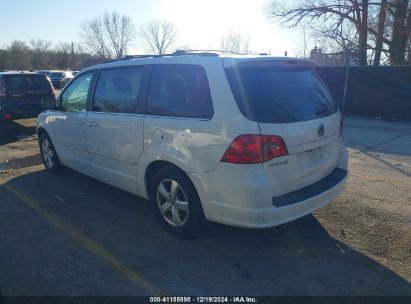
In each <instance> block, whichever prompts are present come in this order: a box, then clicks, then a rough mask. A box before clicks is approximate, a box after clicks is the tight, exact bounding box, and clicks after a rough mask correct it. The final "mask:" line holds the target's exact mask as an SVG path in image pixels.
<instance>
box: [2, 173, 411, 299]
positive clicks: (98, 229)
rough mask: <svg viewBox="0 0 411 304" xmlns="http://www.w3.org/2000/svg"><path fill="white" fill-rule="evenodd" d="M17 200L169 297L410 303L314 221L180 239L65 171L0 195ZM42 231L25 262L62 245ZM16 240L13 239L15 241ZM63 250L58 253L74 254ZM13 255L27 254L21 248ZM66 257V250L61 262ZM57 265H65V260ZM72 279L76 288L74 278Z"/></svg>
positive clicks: (388, 274) (21, 182) (126, 201)
mask: <svg viewBox="0 0 411 304" xmlns="http://www.w3.org/2000/svg"><path fill="white" fill-rule="evenodd" d="M10 189H14V190H13V191H10ZM16 191H17V192H18V193H22V196H21V197H29V198H30V200H31V203H30V204H31V205H33V204H35V206H36V207H35V208H34V209H35V210H37V211H38V210H43V211H44V212H47V213H48V214H52V216H53V217H56V218H58V219H59V221H60V222H64V223H66V224H68V225H71V226H73V227H76V229H77V230H78V231H80V232H81V233H82V234H84V235H87V236H88V237H90V238H92V239H93V240H94V241H95V242H97V243H98V244H99V245H100V246H102V247H103V248H105V250H107V251H108V252H110V253H111V254H112V255H113V256H115V257H116V258H117V259H118V260H120V261H121V262H122V263H123V264H124V265H127V267H129V268H130V269H132V271H134V272H135V273H138V275H139V276H140V277H142V278H144V279H145V280H146V281H148V282H150V283H151V284H153V285H156V287H158V288H161V289H162V290H164V291H165V292H166V293H167V294H171V295H182V294H184V295H199V294H203V295H204V294H207V295H233V294H235V295H351V296H352V295H361V296H368V295H374V296H376V295H408V296H410V295H411V284H410V283H409V282H407V281H406V280H405V279H404V278H402V277H401V276H400V275H398V274H397V273H395V272H394V271H392V270H390V269H388V268H387V267H385V266H384V265H382V264H380V263H379V262H377V261H376V260H374V259H373V258H371V257H369V256H367V255H366V254H364V253H362V252H359V251H357V250H355V249H354V248H352V247H350V246H348V245H347V244H344V243H342V242H340V241H338V240H336V239H335V238H333V237H332V236H330V234H329V233H328V232H327V230H326V229H325V228H324V227H323V226H322V225H321V223H320V222H319V221H318V220H317V219H316V217H315V216H313V215H309V216H306V217H303V218H301V219H299V220H296V221H293V222H291V223H288V224H284V225H281V226H278V227H274V228H271V229H266V230H248V229H240V228H235V227H229V226H224V225H220V224H215V223H211V222H209V223H206V224H205V226H204V231H203V232H202V233H201V234H200V235H199V236H198V237H197V238H195V239H191V240H187V239H181V238H178V237H175V236H173V235H170V234H168V233H167V232H165V231H163V230H162V229H161V227H160V225H158V223H157V222H156V220H155V218H154V216H153V214H152V211H151V208H150V206H149V203H148V202H147V201H146V200H144V199H140V198H137V197H136V196H134V195H131V194H129V193H126V192H123V191H121V190H118V189H116V188H113V187H110V186H107V185H106V184H103V183H100V182H98V181H96V180H94V179H91V178H88V177H86V176H84V175H81V174H79V173H76V172H74V171H72V170H69V169H67V170H65V171H64V173H62V174H60V175H52V174H48V173H46V172H45V171H37V172H34V173H29V174H26V175H23V176H19V177H16V178H14V179H11V180H9V181H8V182H6V183H5V184H3V185H2V186H0V197H8V200H9V201H10V200H12V198H11V197H13V195H14V194H15V193H16ZM13 193H14V194H13ZM15 199H16V200H19V199H18V197H15ZM20 203H21V204H23V203H22V202H20ZM2 204H3V208H8V207H7V206H8V205H7V204H10V208H15V204H16V202H14V201H13V202H8V203H7V202H6V201H3V202H2ZM23 205H24V204H23ZM31 208H33V207H31ZM10 210H11V209H10ZM33 212H35V211H33ZM22 214H23V215H24V213H22ZM353 216H354V215H353ZM47 218H50V215H48V216H46V217H45V219H46V220H47ZM21 222H25V219H24V218H22V219H21ZM25 225H30V223H29V222H25ZM3 228H4V229H7V227H4V226H3ZM49 229H50V228H49ZM49 229H47V232H46V233H45V235H44V236H43V237H45V238H47V240H48V241H47V243H45V246H46V247H45V248H42V249H41V251H40V252H32V253H31V254H33V255H36V254H40V255H41V254H47V253H50V252H52V250H53V246H54V247H55V246H57V244H58V242H59V241H61V238H62V236H59V237H53V235H52V234H51V233H49ZM54 229H55V230H57V231H58V230H59V229H58V228H56V227H54ZM16 231H18V230H17V229H14V230H13V233H14V237H16V238H18V236H16V233H17V232H16ZM25 233H27V230H25ZM29 233H33V234H36V233H37V232H36V231H30V232H29ZM59 233H61V234H64V233H63V232H62V231H60V232H59ZM68 238H69V237H68ZM71 241H73V240H71ZM74 241H75V240H74ZM66 242H67V244H66V245H64V246H69V247H70V246H71V247H72V245H70V244H69V242H68V241H66ZM19 246H22V249H24V248H25V247H27V248H30V244H25V243H24V242H22V243H21V245H19ZM48 247H49V248H48ZM71 247H70V248H71ZM29 250H31V251H33V249H31V248H30V249H29ZM70 252H73V250H68V251H67V254H70ZM91 253H92V252H91ZM0 254H1V253H0ZM73 254H74V253H73ZM75 254H76V255H77V256H81V255H90V252H87V251H86V250H84V252H75ZM24 258H25V256H23V257H19V256H18V254H16V256H14V257H13V259H15V260H13V259H11V260H10V261H9V263H10V265H12V264H13V263H27V266H25V267H26V268H27V267H28V268H30V267H33V268H35V267H37V266H36V265H35V263H34V262H31V261H25V260H24ZM58 258H59V259H61V261H63V262H64V260H65V259H67V258H68V257H66V256H61V257H58ZM0 260H1V259H0ZM10 267H12V266H10ZM26 268H25V269H26ZM25 271H26V270H25ZM41 271H47V269H42V270H41ZM55 271H57V270H55ZM95 271H96V272H98V271H99V269H95ZM22 275H23V274H22ZM39 275H40V274H39ZM62 275H63V276H64V272H62ZM63 279H67V280H68V278H63ZM70 280H72V281H75V280H76V270H75V269H73V270H72V272H71V275H70ZM16 284H17V283H16ZM94 284H99V282H96V283H94ZM119 284H120V283H119Z"/></svg>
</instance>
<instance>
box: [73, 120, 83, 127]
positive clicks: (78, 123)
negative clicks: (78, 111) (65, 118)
mask: <svg viewBox="0 0 411 304" xmlns="http://www.w3.org/2000/svg"><path fill="white" fill-rule="evenodd" d="M74 123H75V124H76V125H79V126H84V121H82V120H80V119H76V120H75V121H74Z"/></svg>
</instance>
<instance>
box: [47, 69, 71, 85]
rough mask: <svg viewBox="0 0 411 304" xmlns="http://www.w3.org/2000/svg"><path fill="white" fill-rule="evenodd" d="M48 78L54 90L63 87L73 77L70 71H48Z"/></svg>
mask: <svg viewBox="0 0 411 304" xmlns="http://www.w3.org/2000/svg"><path fill="white" fill-rule="evenodd" d="M48 76H49V78H50V80H51V82H52V83H53V86H54V87H55V88H56V89H60V88H62V87H64V86H65V85H66V84H67V83H68V82H69V81H70V80H71V79H73V77H74V76H73V74H72V73H71V72H70V71H50V73H49V74H48Z"/></svg>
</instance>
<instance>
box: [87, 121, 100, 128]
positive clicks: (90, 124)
mask: <svg viewBox="0 0 411 304" xmlns="http://www.w3.org/2000/svg"><path fill="white" fill-rule="evenodd" d="M87 126H89V127H97V126H98V124H97V123H96V122H95V121H90V122H88V123H87Z"/></svg>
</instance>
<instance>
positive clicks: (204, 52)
mask: <svg viewBox="0 0 411 304" xmlns="http://www.w3.org/2000/svg"><path fill="white" fill-rule="evenodd" d="M220 54H234V55H244V54H242V53H237V52H231V51H224V50H177V51H175V52H174V53H167V54H161V55H156V54H150V55H127V56H124V57H122V58H118V59H113V60H108V61H106V62H105V63H109V62H116V61H123V60H131V59H139V58H160V57H167V56H170V57H171V56H185V55H198V56H210V57H218V56H219V55H220Z"/></svg>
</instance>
